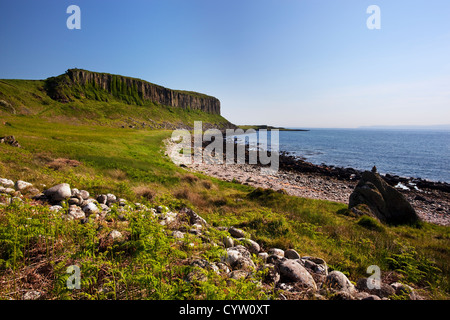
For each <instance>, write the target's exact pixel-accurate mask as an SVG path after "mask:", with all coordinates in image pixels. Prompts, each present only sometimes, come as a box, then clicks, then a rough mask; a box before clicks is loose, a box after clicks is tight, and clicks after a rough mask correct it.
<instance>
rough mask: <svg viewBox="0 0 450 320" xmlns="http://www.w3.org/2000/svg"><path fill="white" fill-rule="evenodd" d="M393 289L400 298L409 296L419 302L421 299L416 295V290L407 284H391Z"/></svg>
mask: <svg viewBox="0 0 450 320" xmlns="http://www.w3.org/2000/svg"><path fill="white" fill-rule="evenodd" d="M391 287H392V289H394V291H395V294H396V295H398V296H401V295H408V296H409V298H410V299H411V300H418V299H419V297H418V295H417V294H416V293H415V291H414V289H413V288H412V287H410V286H408V285H407V284H403V283H400V282H394V283H391Z"/></svg>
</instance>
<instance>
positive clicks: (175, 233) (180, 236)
mask: <svg viewBox="0 0 450 320" xmlns="http://www.w3.org/2000/svg"><path fill="white" fill-rule="evenodd" d="M172 237H174V238H176V239H183V238H184V233H183V232H181V231H178V230H175V231H173V232H172Z"/></svg>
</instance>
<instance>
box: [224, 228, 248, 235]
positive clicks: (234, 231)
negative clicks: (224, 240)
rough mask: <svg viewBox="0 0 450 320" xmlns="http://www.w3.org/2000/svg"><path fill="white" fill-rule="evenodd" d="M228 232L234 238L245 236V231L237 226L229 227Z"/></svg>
mask: <svg viewBox="0 0 450 320" xmlns="http://www.w3.org/2000/svg"><path fill="white" fill-rule="evenodd" d="M228 232H229V233H230V234H231V236H232V237H234V238H244V237H245V232H244V231H243V230H241V229H238V228H235V227H230V228H229V229H228Z"/></svg>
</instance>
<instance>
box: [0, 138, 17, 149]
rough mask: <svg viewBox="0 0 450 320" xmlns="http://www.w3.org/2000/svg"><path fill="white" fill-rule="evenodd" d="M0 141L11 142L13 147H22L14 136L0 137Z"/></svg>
mask: <svg viewBox="0 0 450 320" xmlns="http://www.w3.org/2000/svg"><path fill="white" fill-rule="evenodd" d="M0 143H4V144H9V145H10V146H12V147H16V148H21V145H20V144H19V142H18V141H17V140H16V138H14V136H6V137H0Z"/></svg>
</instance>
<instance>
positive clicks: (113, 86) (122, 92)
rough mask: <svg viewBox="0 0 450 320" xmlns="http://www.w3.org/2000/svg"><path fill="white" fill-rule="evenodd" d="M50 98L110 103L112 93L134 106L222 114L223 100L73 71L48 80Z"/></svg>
mask: <svg viewBox="0 0 450 320" xmlns="http://www.w3.org/2000/svg"><path fill="white" fill-rule="evenodd" d="M46 90H47V93H48V95H49V96H50V97H52V98H53V99H55V100H58V101H61V102H68V101H71V100H72V99H73V98H74V97H75V98H86V97H89V98H91V99H95V100H102V101H105V100H106V101H107V100H108V94H109V95H112V96H113V97H115V98H117V99H120V100H123V101H124V102H127V103H130V104H138V105H144V104H145V103H146V102H153V103H157V104H161V105H165V106H170V107H177V108H183V109H195V110H201V111H204V112H208V113H211V114H220V101H219V100H218V99H217V98H215V97H212V96H208V95H205V94H201V93H197V92H190V91H179V90H172V89H168V88H165V87H162V86H159V85H156V84H153V83H150V82H147V81H144V80H141V79H136V78H130V77H124V76H120V75H113V74H108V73H97V72H92V71H87V70H82V69H69V70H67V71H66V73H65V74H63V75H60V76H58V77H52V78H48V79H47V80H46Z"/></svg>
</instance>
